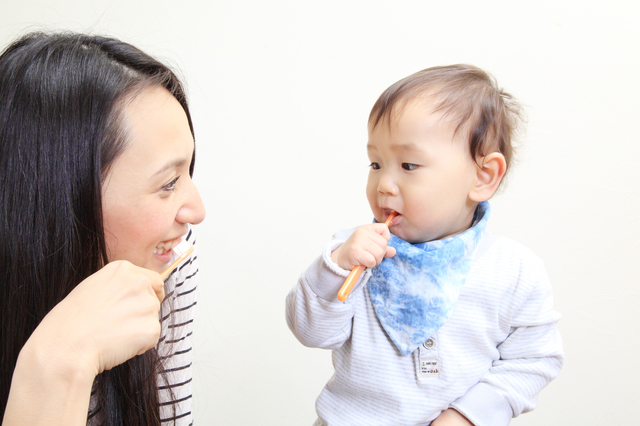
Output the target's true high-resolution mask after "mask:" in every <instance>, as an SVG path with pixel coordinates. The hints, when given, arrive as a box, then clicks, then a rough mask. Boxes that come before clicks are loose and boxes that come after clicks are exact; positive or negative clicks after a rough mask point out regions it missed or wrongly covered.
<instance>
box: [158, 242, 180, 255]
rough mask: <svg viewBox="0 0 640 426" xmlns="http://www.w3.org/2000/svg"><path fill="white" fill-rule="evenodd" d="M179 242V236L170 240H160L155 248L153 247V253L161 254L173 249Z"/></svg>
mask: <svg viewBox="0 0 640 426" xmlns="http://www.w3.org/2000/svg"><path fill="white" fill-rule="evenodd" d="M179 243H180V238H176V239H175V240H171V241H165V242H162V243H160V244H158V245H157V246H156V248H155V249H153V253H155V254H159V255H163V254H165V253H167V252H170V251H171V250H173V248H174V247H175V246H177V245H178V244H179Z"/></svg>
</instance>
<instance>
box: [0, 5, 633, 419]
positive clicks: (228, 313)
mask: <svg viewBox="0 0 640 426" xmlns="http://www.w3.org/2000/svg"><path fill="white" fill-rule="evenodd" d="M638 22H640V3H638V2H637V1H632V0H609V1H607V2H605V1H588V0H587V1H585V0H580V1H577V0H575V1H574V0H571V1H568V0H567V1H558V0H538V1H535V2H533V1H531V2H524V1H522V2H512V1H508V0H503V1H500V0H486V1H483V2H477V1H473V0H466V1H451V2H441V1H437V2H436V1H425V0H412V1H394V2H385V1H379V0H368V1H364V0H360V1H336V0H327V1H319V0H306V1H295V0H272V1H259V0H236V1H225V2H221V1H217V0H213V1H204V0H197V1H196V0H194V1H191V0H184V1H181V2H178V1H166V0H153V1H147V0H144V1H131V0H127V1H125V0H112V1H104V0H103V1H91V2H89V1H82V0H53V1H52V0H25V1H21V2H15V1H11V2H10V1H9V0H2V4H1V6H0V42H1V44H2V45H3V46H5V45H6V44H7V43H9V41H10V40H12V39H13V38H15V37H16V36H18V35H20V34H22V33H24V32H25V31H27V30H31V29H43V28H44V29H71V30H76V31H89V32H93V33H106V34H110V35H113V36H117V37H120V38H122V39H124V40H126V41H129V42H131V43H133V44H135V45H137V46H139V47H141V48H143V49H144V50H146V51H148V52H150V53H152V54H154V55H156V56H158V57H159V58H161V59H164V60H165V61H168V62H169V63H172V64H173V65H174V66H175V67H177V68H179V69H180V70H181V73H182V74H183V75H184V77H185V79H186V81H187V86H188V91H189V95H190V100H191V103H192V111H193V116H194V120H195V126H196V132H197V135H196V136H197V146H198V163H197V167H196V182H197V184H198V185H199V188H200V191H201V193H202V196H203V198H204V201H205V205H206V207H207V210H208V216H207V219H206V221H205V222H204V223H203V224H201V225H199V226H198V227H197V232H198V241H199V250H200V258H201V260H202V264H201V270H202V274H201V281H200V302H199V305H198V306H199V310H198V326H197V330H196V333H197V334H196V340H195V343H196V356H197V358H196V363H195V374H196V375H197V378H196V379H195V391H196V398H195V420H196V423H197V424H199V425H249V424H260V425H310V424H311V423H312V422H313V420H314V419H315V413H314V401H315V398H316V396H317V395H318V393H319V392H320V390H321V388H322V386H323V385H324V383H325V382H326V380H327V379H328V378H329V377H330V375H331V373H332V367H331V363H330V353H329V352H325V351H322V350H319V349H308V348H305V347H303V346H302V345H300V344H299V343H298V342H297V341H296V340H295V338H294V337H293V335H292V334H291V333H290V332H289V330H288V329H287V326H286V323H285V320H284V298H285V296H286V294H287V292H288V291H289V289H290V288H291V287H292V286H293V285H294V284H295V282H296V279H297V277H298V275H299V274H300V272H301V271H302V270H303V269H304V268H305V267H306V266H307V265H308V264H309V263H310V262H311V260H312V259H313V258H314V257H315V256H316V255H318V254H319V253H320V250H321V248H322V247H323V245H324V243H325V242H326V241H327V239H328V238H330V236H331V235H332V233H333V232H334V231H335V230H337V229H339V228H344V227H349V226H355V225H358V224H362V223H367V222H369V221H370V219H371V214H370V212H369V210H368V206H367V202H366V199H365V196H364V184H365V181H366V175H367V159H366V155H365V144H366V119H367V116H368V113H369V109H370V108H371V106H372V105H373V102H374V101H375V99H376V98H377V96H378V95H379V94H380V92H382V90H384V89H385V88H386V87H387V86H389V85H390V84H391V83H393V82H395V81H396V80H398V79H400V78H402V77H404V76H406V75H408V74H410V73H413V72H415V71H418V70H420V69H423V68H426V67H429V66H433V65H441V64H449V63H457V62H467V63H473V64H476V65H479V66H481V67H483V68H485V69H486V70H488V71H490V72H492V73H493V74H494V75H495V76H496V77H497V78H498V81H499V82H500V83H501V84H502V85H503V86H504V87H505V88H506V89H507V90H509V91H511V92H512V93H513V94H514V95H515V96H516V97H517V98H518V99H519V100H520V101H521V102H522V103H524V104H525V105H526V107H527V112H528V117H529V123H528V126H527V129H528V130H527V133H526V134H525V136H524V138H523V144H522V147H521V149H520V155H519V163H518V164H517V165H516V167H515V169H514V170H513V175H512V176H511V179H510V181H509V185H508V187H507V188H506V190H505V191H504V192H503V194H501V195H499V196H497V197H496V198H495V199H494V201H493V217H492V220H491V221H490V228H492V230H493V231H494V232H496V233H500V234H505V235H509V236H511V237H513V238H515V239H517V240H519V241H520V242H522V243H524V244H525V245H527V246H529V247H530V248H532V249H533V250H534V251H535V252H537V253H538V254H539V255H540V256H541V257H543V258H544V259H545V261H546V265H547V268H548V272H549V274H550V276H551V279H552V282H553V283H554V285H555V295H556V308H557V310H559V311H560V312H561V313H562V314H563V315H564V318H563V320H562V321H561V323H560V328H561V331H562V335H563V338H564V342H565V350H566V356H567V359H566V364H565V367H564V369H563V370H562V372H561V374H560V377H559V378H558V379H556V380H555V381H554V382H553V383H552V384H551V385H550V386H549V387H548V388H547V389H546V390H544V391H543V392H542V394H541V396H540V398H539V408H538V409H537V410H535V411H534V412H532V413H530V414H525V415H523V416H521V417H519V418H517V419H515V420H514V421H513V422H512V424H514V425H518V426H525V425H574V424H581V425H599V424H608V425H630V424H637V423H638V420H637V418H638V414H637V413H638V410H639V409H640V404H639V401H640V391H639V387H638V382H640V363H639V362H638V357H637V352H638V350H640V338H639V337H640V336H639V333H638V326H639V325H640V313H639V312H640V308H639V306H640V289H639V287H640V279H639V278H638V272H637V266H638V263H639V262H638V260H639V259H640V226H639V225H638V223H639V219H638V216H640V189H639V184H640V136H639V134H640V133H639V131H638V122H639V117H640V87H639V86H640V84H639V83H638V81H640V79H639V78H638V76H637V74H638V70H639V69H640V55H639V53H638V52H640V26H639V25H638Z"/></svg>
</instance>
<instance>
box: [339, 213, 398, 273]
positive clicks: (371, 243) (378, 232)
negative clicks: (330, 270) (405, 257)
mask: <svg viewBox="0 0 640 426" xmlns="http://www.w3.org/2000/svg"><path fill="white" fill-rule="evenodd" d="M390 238H391V233H390V232H389V228H387V225H385V224H384V223H372V224H369V225H362V226H359V227H358V228H357V229H356V230H355V231H354V232H353V234H351V236H350V237H349V238H348V239H347V241H345V242H344V244H342V245H341V246H340V247H338V248H337V249H335V250H334V251H333V252H332V253H331V260H333V262H334V263H336V264H337V265H338V266H340V267H341V268H342V269H346V270H351V269H353V268H354V267H355V266H358V265H362V266H366V267H367V268H373V267H374V266H377V265H379V264H380V262H382V259H384V258H385V257H393V256H395V254H396V249H395V248H393V247H391V246H388V245H387V243H388V242H389V239H390Z"/></svg>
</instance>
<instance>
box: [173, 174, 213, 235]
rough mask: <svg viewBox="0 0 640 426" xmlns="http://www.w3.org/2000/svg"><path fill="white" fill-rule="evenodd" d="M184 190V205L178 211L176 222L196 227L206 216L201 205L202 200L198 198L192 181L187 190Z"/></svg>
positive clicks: (198, 195)
mask: <svg viewBox="0 0 640 426" xmlns="http://www.w3.org/2000/svg"><path fill="white" fill-rule="evenodd" d="M184 189H185V191H186V193H185V199H184V203H183V205H182V206H181V207H180V210H178V213H177V215H176V220H177V221H178V222H180V223H191V224H193V225H196V224H198V223H200V222H202V221H203V220H204V217H205V216H206V211H205V208H204V204H203V203H202V198H200V193H199V192H198V188H196V186H195V184H194V183H193V181H191V180H189V186H188V188H184Z"/></svg>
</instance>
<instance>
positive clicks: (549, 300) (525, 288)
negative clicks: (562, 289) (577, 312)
mask: <svg viewBox="0 0 640 426" xmlns="http://www.w3.org/2000/svg"><path fill="white" fill-rule="evenodd" d="M514 299H516V300H520V301H521V302H520V303H517V304H514V306H511V307H510V311H509V312H507V314H506V315H505V316H504V317H503V318H507V319H510V333H509V336H508V337H507V338H506V339H505V340H504V341H503V342H502V343H501V344H500V345H498V347H497V349H498V350H499V352H500V359H498V360H496V361H494V362H493V366H492V367H491V368H489V370H488V371H487V372H486V374H485V375H484V377H483V378H481V379H480V381H479V383H477V384H476V385H475V386H473V387H471V388H470V389H469V390H468V391H467V393H466V394H465V395H463V396H462V397H460V398H459V399H458V400H456V401H454V402H453V403H452V407H453V408H455V409H456V410H458V411H459V412H460V413H462V414H463V415H464V416H465V417H467V418H468V419H469V420H470V421H471V422H472V423H473V424H474V425H476V426H484V425H487V426H488V425H491V426H495V425H508V424H509V421H510V420H511V418H513V417H516V416H518V415H520V414H521V413H524V412H527V411H531V410H533V409H534V408H535V406H536V399H537V395H538V393H539V392H540V391H541V390H542V388H544V387H545V386H546V385H547V384H549V382H551V380H553V379H554V378H555V377H556V376H557V375H558V373H559V371H560V368H561V367H562V363H563V360H564V355H563V351H562V341H561V339H560V334H559V332H558V329H557V326H556V324H557V322H558V320H559V319H560V315H559V314H558V313H557V312H555V311H553V295H552V290H551V284H550V282H549V279H548V278H547V275H546V273H545V272H544V270H542V273H541V275H540V278H539V279H538V280H536V281H535V282H534V283H533V284H528V283H523V282H520V283H519V284H518V287H517V289H516V295H515V297H514Z"/></svg>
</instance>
